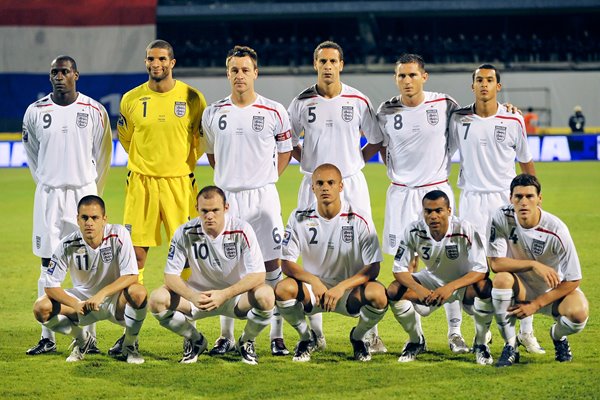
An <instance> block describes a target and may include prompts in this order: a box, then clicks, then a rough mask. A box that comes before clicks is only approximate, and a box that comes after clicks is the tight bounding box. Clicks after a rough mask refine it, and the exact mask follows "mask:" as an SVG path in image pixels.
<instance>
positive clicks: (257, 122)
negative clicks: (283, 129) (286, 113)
mask: <svg viewBox="0 0 600 400" xmlns="http://www.w3.org/2000/svg"><path fill="white" fill-rule="evenodd" d="M264 127H265V117H263V116H262V115H255V116H253V117H252V129H253V130H254V132H260V131H262V130H263V128H264Z"/></svg>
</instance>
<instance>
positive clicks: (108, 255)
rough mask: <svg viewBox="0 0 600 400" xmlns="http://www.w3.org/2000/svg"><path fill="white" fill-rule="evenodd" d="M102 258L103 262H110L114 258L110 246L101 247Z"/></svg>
mask: <svg viewBox="0 0 600 400" xmlns="http://www.w3.org/2000/svg"><path fill="white" fill-rule="evenodd" d="M100 258H102V262H103V263H105V264H106V263H109V262H111V261H112V259H113V253H112V249H111V248H110V247H104V248H102V249H100Z"/></svg>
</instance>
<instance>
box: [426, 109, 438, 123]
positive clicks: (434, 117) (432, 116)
mask: <svg viewBox="0 0 600 400" xmlns="http://www.w3.org/2000/svg"><path fill="white" fill-rule="evenodd" d="M426 113H427V122H429V125H437V124H438V122H440V116H439V114H438V110H436V109H433V110H426Z"/></svg>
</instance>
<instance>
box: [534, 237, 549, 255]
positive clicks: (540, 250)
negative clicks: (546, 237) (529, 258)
mask: <svg viewBox="0 0 600 400" xmlns="http://www.w3.org/2000/svg"><path fill="white" fill-rule="evenodd" d="M545 247H546V242H544V241H543V240H537V239H533V242H532V243H531V252H532V253H533V254H535V255H536V256H541V255H542V254H544V248H545Z"/></svg>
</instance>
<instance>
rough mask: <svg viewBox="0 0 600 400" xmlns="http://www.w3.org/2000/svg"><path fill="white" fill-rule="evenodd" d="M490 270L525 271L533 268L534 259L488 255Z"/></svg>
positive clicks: (496, 271)
mask: <svg viewBox="0 0 600 400" xmlns="http://www.w3.org/2000/svg"><path fill="white" fill-rule="evenodd" d="M490 265H491V267H492V271H494V272H495V273H498V272H525V271H531V270H532V269H533V268H534V265H535V261H534V260H517V259H514V258H508V257H490Z"/></svg>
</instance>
